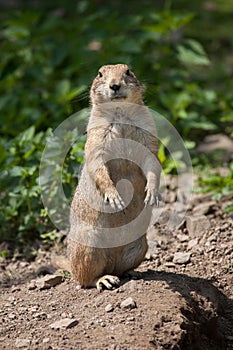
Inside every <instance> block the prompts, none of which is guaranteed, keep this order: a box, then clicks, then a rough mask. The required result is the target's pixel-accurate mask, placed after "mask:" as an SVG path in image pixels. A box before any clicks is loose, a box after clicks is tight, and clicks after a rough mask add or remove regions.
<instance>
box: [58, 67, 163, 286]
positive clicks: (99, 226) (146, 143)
mask: <svg viewBox="0 0 233 350" xmlns="http://www.w3.org/2000/svg"><path fill="white" fill-rule="evenodd" d="M90 100H91V113H90V119H89V124H88V127H87V141H86V145H85V159H84V160H85V162H84V167H83V170H82V173H81V177H80V180H79V184H78V186H77V188H76V191H75V194H74V197H73V201H72V204H71V213H70V233H69V237H68V259H69V264H70V271H71V273H72V275H73V276H74V278H75V279H76V280H77V281H78V283H79V284H80V285H82V286H83V287H92V286H96V287H97V289H98V290H101V289H102V288H103V287H105V288H107V289H112V288H114V287H115V286H116V285H118V284H119V283H120V280H119V277H120V276H122V275H123V274H124V273H125V272H127V271H130V270H133V269H134V268H136V267H137V266H139V264H140V263H141V262H142V260H143V259H144V256H145V254H146V251H147V240H146V231H147V228H148V225H149V222H150V218H151V211H152V206H153V205H154V204H157V201H158V196H157V191H158V187H159V178H160V170H161V167H160V163H159V161H158V159H157V151H158V141H157V137H156V128H155V124H154V121H153V118H152V116H151V115H150V112H149V110H148V108H147V107H146V106H144V103H143V92H142V87H141V84H140V82H139V81H138V80H137V78H136V76H135V75H134V73H133V72H131V71H130V69H129V67H128V66H127V65H125V64H117V65H107V66H103V67H101V68H100V70H99V72H98V75H97V77H96V78H95V79H94V81H93V83H92V86H91V91H90ZM58 265H59V263H58Z"/></svg>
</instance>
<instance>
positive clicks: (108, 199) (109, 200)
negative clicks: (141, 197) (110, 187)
mask: <svg viewBox="0 0 233 350" xmlns="http://www.w3.org/2000/svg"><path fill="white" fill-rule="evenodd" d="M104 203H105V204H110V206H111V208H112V209H115V210H116V209H117V210H123V209H124V207H125V203H124V201H123V199H122V198H121V196H120V195H119V193H118V192H117V191H116V192H115V193H105V196H104Z"/></svg>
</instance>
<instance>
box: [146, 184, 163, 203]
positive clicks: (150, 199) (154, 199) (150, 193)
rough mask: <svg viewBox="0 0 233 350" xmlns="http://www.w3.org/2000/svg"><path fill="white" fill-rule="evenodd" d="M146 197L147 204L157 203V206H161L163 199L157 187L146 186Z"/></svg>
mask: <svg viewBox="0 0 233 350" xmlns="http://www.w3.org/2000/svg"><path fill="white" fill-rule="evenodd" d="M145 192H146V198H145V200H144V203H145V204H146V205H148V204H149V205H156V206H157V207H158V206H159V201H161V195H160V193H159V192H158V191H157V189H154V188H146V189H145Z"/></svg>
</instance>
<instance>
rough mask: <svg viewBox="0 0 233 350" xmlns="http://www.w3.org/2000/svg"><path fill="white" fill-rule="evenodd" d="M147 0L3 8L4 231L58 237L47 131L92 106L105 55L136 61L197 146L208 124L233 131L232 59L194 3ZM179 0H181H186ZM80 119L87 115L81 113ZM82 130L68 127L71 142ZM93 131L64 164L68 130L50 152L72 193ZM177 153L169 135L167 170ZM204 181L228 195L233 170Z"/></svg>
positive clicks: (0, 207) (153, 96)
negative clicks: (228, 63) (215, 42)
mask: <svg viewBox="0 0 233 350" xmlns="http://www.w3.org/2000/svg"><path fill="white" fill-rule="evenodd" d="M147 4H148V6H145V7H143V8H142V5H141V4H140V3H135V2H134V6H133V11H132V8H131V6H130V2H129V3H128V2H116V3H115V2H110V3H109V4H108V6H104V7H100V6H97V3H95V2H92V1H89V0H85V1H80V2H78V4H77V6H76V4H73V3H71V2H68V3H64V2H63V3H62V2H56V1H55V2H52V3H51V2H50V3H48V2H47V3H46V2H44V1H41V2H40V7H39V9H36V8H34V7H33V6H32V7H31V8H30V4H29V3H28V4H27V6H23V5H22V9H20V8H19V9H18V10H11V11H4V10H2V11H1V12H0V19H1V24H0V26H1V41H0V50H1V60H0V113H1V130H0V164H1V165H0V170H1V174H0V199H1V202H0V239H1V240H11V241H12V242H16V243H19V242H20V243H21V244H25V242H28V241H29V240H31V239H35V237H40V238H42V239H44V240H54V239H55V236H56V235H55V234H54V233H51V232H54V231H53V230H54V226H53V224H52V223H51V222H50V219H49V217H48V211H49V210H54V211H57V212H58V213H57V214H58V215H57V220H58V221H59V223H62V221H63V211H64V207H65V203H61V202H59V200H58V201H57V202H53V204H54V208H47V207H46V208H44V207H43V205H42V202H41V198H40V196H41V187H40V186H39V165H40V160H41V156H42V152H43V149H44V147H45V143H46V139H48V138H51V137H52V136H53V133H52V129H55V128H56V127H57V126H58V125H59V124H60V123H61V122H62V121H63V120H64V119H66V118H67V117H68V116H69V115H71V114H73V113H74V112H76V111H80V110H82V109H83V108H85V107H87V106H88V104H89V102H88V87H89V85H90V83H91V81H92V79H93V77H94V76H95V74H96V72H97V70H98V68H99V66H101V65H103V64H106V63H110V64H111V63H119V62H125V63H127V64H129V65H131V66H132V68H133V70H134V71H135V73H136V74H137V76H138V78H139V79H140V80H142V81H143V84H144V85H145V87H146V88H147V89H146V91H145V102H146V104H147V105H149V106H150V107H151V108H152V109H155V110H156V111H158V112H160V113H161V114H163V115H164V116H165V117H166V118H167V119H169V121H170V122H171V123H172V124H173V125H174V126H175V127H176V129H177V130H178V131H179V133H180V134H181V136H182V137H183V139H184V143H185V145H186V146H187V147H188V148H189V149H194V147H195V145H196V144H197V143H198V142H199V141H200V140H202V138H203V137H204V135H205V134H207V133H211V132H224V133H226V134H227V135H232V121H233V119H232V107H233V105H232V96H231V91H232V88H233V86H232V79H230V77H229V74H228V75H227V73H226V71H227V70H226V69H225V68H224V69H225V70H224V69H223V66H224V65H225V61H224V63H222V62H220V61H221V60H218V57H216V58H215V59H214V60H212V59H210V57H209V56H208V55H207V54H206V52H205V50H204V48H203V45H202V44H201V42H200V41H199V37H198V36H196V38H194V37H192V36H191V37H190V36H189V35H187V29H188V30H189V32H190V28H191V29H192V27H193V26H192V23H193V22H192V21H194V22H195V20H196V18H195V17H194V16H193V14H190V13H188V14H187V13H184V12H183V6H181V9H180V10H174V9H173V8H171V7H170V6H165V7H163V8H160V9H159V10H158V8H157V7H156V6H159V5H158V4H156V5H155V2H154V1H147ZM189 5H190V4H189ZM172 6H173V7H176V6H178V5H177V2H174V4H172ZM219 6H220V5H219ZM160 7H161V6H160ZM58 8H59V10H58ZM120 9H124V11H123V12H122V10H120ZM214 27H216V25H215V22H214ZM219 27H220V26H219ZM221 27H223V28H224V26H221ZM197 38H198V40H197ZM204 42H205V41H204ZM219 67H220V68H219ZM222 72H223V73H224V79H222V78H221V77H222ZM220 78H221V79H220ZM223 81H224V83H223ZM78 122H79V123H80V124H83V120H81V119H80V120H79V121H78ZM75 136H76V135H75V133H72V132H71V133H67V135H66V138H67V139H65V140H64V141H65V143H66V142H67V143H69V142H70V139H72V140H75ZM55 141H56V140H55ZM84 141H85V138H84V137H82V138H80V139H79V140H78V141H77V142H76V143H74V144H73V145H72V147H71V149H70V150H69V152H68V155H67V158H66V161H65V163H64V164H62V165H61V164H60V163H59V157H60V154H59V152H57V150H58V149H59V148H58V146H59V140H58V141H57V142H58V143H57V144H56V142H55V143H54V147H53V150H51V152H52V153H51V158H49V160H48V162H49V163H48V165H49V166H50V168H51V169H52V170H53V171H54V173H55V174H60V172H61V166H62V167H63V172H62V183H63V189H64V192H65V194H66V196H67V198H71V196H72V191H73V190H74V188H75V185H76V183H77V178H76V174H77V171H78V169H79V167H80V166H81V164H82V161H83V146H84ZM166 142H169V134H168V140H165V143H166ZM173 156H174V158H173V159H172V158H171V157H170V156H169V154H168V152H167V151H166V144H163V145H161V146H160V150H159V157H160V160H161V162H162V166H163V169H164V172H165V173H170V172H172V173H175V172H176V170H177V166H178V167H179V168H180V169H182V167H183V163H182V155H181V154H180V153H179V152H178V153H175V154H174V155H173ZM196 159H197V158H196ZM198 162H199V160H198ZM207 164H208V162H207ZM231 171H232V170H231ZM199 183H200V186H201V190H204V191H209V190H211V191H214V192H215V193H216V195H217V196H218V197H219V196H221V194H222V193H226V192H227V191H228V192H229V191H230V190H231V186H232V182H231V179H230V178H228V179H221V178H220V177H219V176H218V175H216V176H215V177H214V176H212V177H211V176H208V175H207V176H206V177H205V176H203V178H202V179H201V180H200V182H199ZM43 191H44V192H45V193H47V194H48V196H51V200H54V198H56V195H57V192H58V184H57V183H56V182H55V183H52V182H50V181H47V182H46V181H45V182H44V183H43ZM58 198H59V197H58ZM48 232H49V233H48Z"/></svg>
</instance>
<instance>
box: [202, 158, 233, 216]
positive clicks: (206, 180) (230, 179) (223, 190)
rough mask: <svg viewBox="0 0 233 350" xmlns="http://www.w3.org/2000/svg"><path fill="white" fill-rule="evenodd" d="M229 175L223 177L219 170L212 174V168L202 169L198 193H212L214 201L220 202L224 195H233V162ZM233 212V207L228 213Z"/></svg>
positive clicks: (229, 208) (228, 169)
mask: <svg viewBox="0 0 233 350" xmlns="http://www.w3.org/2000/svg"><path fill="white" fill-rule="evenodd" d="M226 171H228V174H227V175H225V176H222V175H221V174H220V173H219V172H218V169H216V171H214V172H211V168H210V167H208V168H206V169H205V170H204V169H202V171H201V174H200V172H199V176H198V185H199V187H198V188H197V189H196V191H197V192H204V193H208V192H212V193H213V199H214V200H220V199H221V197H222V196H223V195H232V194H233V162H231V164H230V167H229V168H227V169H226ZM231 210H232V206H229V207H228V211H229V212H230V211H231Z"/></svg>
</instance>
